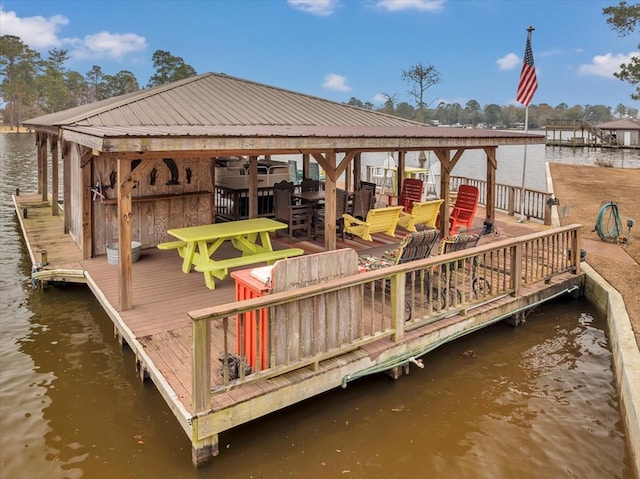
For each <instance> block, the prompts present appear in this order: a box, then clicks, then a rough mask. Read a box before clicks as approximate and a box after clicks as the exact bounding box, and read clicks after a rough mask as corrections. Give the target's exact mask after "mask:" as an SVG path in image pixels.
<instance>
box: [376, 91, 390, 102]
mask: <svg viewBox="0 0 640 479" xmlns="http://www.w3.org/2000/svg"><path fill="white" fill-rule="evenodd" d="M387 98H388V97H387V95H385V94H384V93H376V95H374V97H373V102H374V103H384V102H386V101H387Z"/></svg>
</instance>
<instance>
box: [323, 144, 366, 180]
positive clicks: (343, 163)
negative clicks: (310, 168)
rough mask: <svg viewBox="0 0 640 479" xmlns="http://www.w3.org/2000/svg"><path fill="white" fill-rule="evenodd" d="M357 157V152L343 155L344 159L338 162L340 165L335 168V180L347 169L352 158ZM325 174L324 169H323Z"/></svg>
mask: <svg viewBox="0 0 640 479" xmlns="http://www.w3.org/2000/svg"><path fill="white" fill-rule="evenodd" d="M356 155H359V153H358V152H357V151H350V152H348V153H347V154H346V155H344V158H343V159H342V160H341V161H340V164H339V165H338V166H337V167H336V174H335V178H336V179H337V178H339V177H340V175H341V174H342V173H343V172H344V171H345V170H346V169H347V168H348V166H349V165H350V164H351V162H352V161H353V158H354V157H355V156H356ZM325 172H326V169H325Z"/></svg>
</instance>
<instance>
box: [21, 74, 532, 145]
mask: <svg viewBox="0 0 640 479" xmlns="http://www.w3.org/2000/svg"><path fill="white" fill-rule="evenodd" d="M23 124H24V125H25V126H29V127H32V128H34V129H36V130H38V129H41V130H45V131H48V132H52V131H60V130H61V134H62V136H63V137H66V138H67V139H70V140H71V141H74V142H76V143H79V144H84V145H87V146H91V147H92V148H96V149H99V150H102V151H140V150H147V151H152V150H160V149H162V148H167V147H171V148H172V149H184V150H193V149H226V148H228V149H238V148H242V149H247V150H249V149H263V150H269V149H270V148H269V146H270V145H271V146H272V147H273V149H279V150H286V149H296V148H300V147H301V145H300V144H299V139H300V138H309V139H314V143H313V144H312V145H306V147H307V148H311V147H312V148H317V149H322V148H326V149H334V150H337V149H345V148H353V147H354V145H355V144H356V140H357V141H358V142H359V144H358V146H363V142H368V141H370V140H372V139H376V140H378V142H377V143H375V144H369V145H364V146H365V147H367V146H368V147H369V148H393V147H396V148H403V147H406V148H429V147H438V146H447V147H451V146H452V142H453V143H455V144H456V145H459V146H466V147H476V148H480V147H483V146H490V145H496V146H497V145H500V144H525V143H529V144H531V143H543V142H544V137H541V136H537V135H527V134H525V133H522V132H504V131H496V130H485V129H464V128H435V127H428V126H425V125H423V124H421V123H417V122H414V121H410V120H406V119H403V118H399V117H395V116H391V115H387V114H383V113H380V112H375V111H371V110H366V109H363V108H358V107H354V106H351V105H347V104H344V103H337V102H332V101H329V100H326V99H322V98H318V97H314V96H310V95H305V94H302V93H297V92H293V91H289V90H284V89H281V88H276V87H273V86H268V85H264V84H260V83H255V82H252V81H248V80H244V79H240V78H234V77H231V76H228V75H224V74H216V73H204V74H201V75H197V76H194V77H191V78H188V79H185V80H181V81H177V82H173V83H170V84H167V85H162V86H159V87H155V88H151V89H148V90H141V91H137V92H134V93H129V94H126V95H121V96H118V97H114V98H110V99H107V100H103V101H100V102H96V103H93V104H90V105H83V106H79V107H76V108H71V109H69V110H64V111H60V112H56V113H52V114H49V115H44V116H40V117H38V118H33V119H30V120H27V121H25V122H23ZM145 138H146V139H149V138H159V139H163V138H164V139H168V138H185V139H187V140H186V141H184V142H181V143H180V144H179V145H176V144H175V143H174V144H171V145H169V144H168V142H167V141H166V140H165V141H164V142H159V143H158V144H149V143H148V142H145V141H144V139H145ZM195 138H198V139H203V138H207V139H208V141H206V142H203V141H198V142H197V143H195V142H194V141H193V140H194V139H195ZM215 138H218V139H220V140H221V142H220V144H215V142H213V141H212V140H213V139H215ZM230 138H236V139H242V142H235V143H234V144H230V143H229V142H228V140H229V139H230ZM248 138H255V139H256V142H255V143H253V144H250V145H249V144H248V143H247V139H248ZM274 138H279V139H280V140H281V141H280V142H279V143H278V145H277V147H275V146H273V145H272V144H271V143H269V139H274ZM114 139H120V141H113V140H114ZM123 139H129V140H131V141H129V142H126V141H123ZM318 139H326V141H324V142H322V141H317V140H318ZM340 139H342V140H349V139H351V140H352V141H340ZM403 141H404V143H402V142H403ZM401 143H402V144H401ZM365 149H366V148H365Z"/></svg>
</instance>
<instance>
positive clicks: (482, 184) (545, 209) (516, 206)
mask: <svg viewBox="0 0 640 479" xmlns="http://www.w3.org/2000/svg"><path fill="white" fill-rule="evenodd" d="M374 168H375V167H373V166H367V173H366V178H367V181H372V179H373V170H374ZM462 184H467V185H473V186H476V187H477V188H478V189H479V190H480V199H479V204H481V205H486V204H487V182H486V181H484V180H477V179H474V178H467V177H464V176H452V177H451V178H450V181H449V188H450V189H451V190H457V189H458V187H459V186H460V185H462ZM427 187H428V185H425V188H427ZM552 196H553V195H552V194H551V193H547V192H545V191H539V190H532V189H529V188H525V189H524V205H522V203H521V201H520V198H521V197H522V187H521V186H511V185H505V184H501V183H496V195H495V205H494V207H495V208H496V209H498V210H500V211H504V212H506V213H507V214H509V215H512V216H515V215H516V214H518V215H520V214H522V213H523V212H522V211H521V210H522V209H523V208H521V205H522V206H524V216H526V217H527V218H535V219H538V220H541V221H544V224H546V225H550V224H551V202H550V199H551V198H552Z"/></svg>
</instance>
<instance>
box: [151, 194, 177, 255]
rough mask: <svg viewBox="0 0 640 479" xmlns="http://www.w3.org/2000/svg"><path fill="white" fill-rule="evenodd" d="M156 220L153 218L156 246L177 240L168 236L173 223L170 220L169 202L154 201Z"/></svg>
mask: <svg viewBox="0 0 640 479" xmlns="http://www.w3.org/2000/svg"><path fill="white" fill-rule="evenodd" d="M153 207H154V218H153V235H154V238H155V240H156V244H158V243H162V242H164V241H172V240H175V238H173V237H170V236H169V235H168V234H167V230H168V229H171V228H172V226H171V222H170V220H169V202H168V201H154V202H153Z"/></svg>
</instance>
